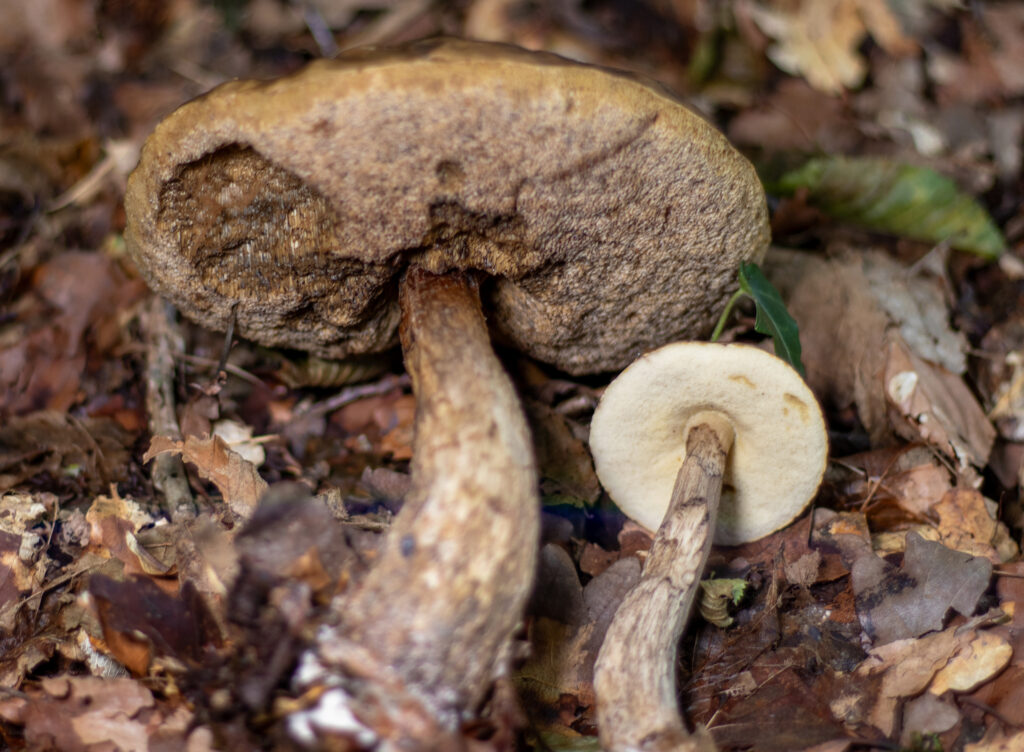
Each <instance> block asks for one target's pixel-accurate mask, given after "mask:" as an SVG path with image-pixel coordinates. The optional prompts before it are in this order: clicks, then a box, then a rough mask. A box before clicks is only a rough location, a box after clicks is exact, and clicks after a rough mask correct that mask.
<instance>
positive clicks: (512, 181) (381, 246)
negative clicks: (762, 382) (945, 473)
mask: <svg viewBox="0 0 1024 752" xmlns="http://www.w3.org/2000/svg"><path fill="white" fill-rule="evenodd" d="M125 205H126V210H127V212H128V217H129V224H128V228H127V231H126V238H127V241H128V246H129V249H130V251H131V253H132V255H133V257H134V258H135V259H136V262H137V263H138V265H139V267H140V269H141V270H142V271H143V274H144V275H145V276H146V278H147V280H148V281H149V282H150V284H151V285H152V286H153V287H154V289H156V290H157V291H158V292H160V293H161V294H163V295H164V296H166V297H168V298H170V299H171V300H172V301H174V302H175V303H176V304H177V305H178V306H179V307H180V308H181V309H182V310H183V311H185V312H186V313H188V314H189V315H190V316H191V317H193V318H194V319H196V320H198V321H199V322H200V323H202V324H205V325H207V326H211V327H213V328H224V327H225V326H226V325H227V322H228V321H229V319H230V317H231V315H232V309H233V307H234V306H235V305H236V304H237V308H236V309H235V316H236V318H237V328H238V331H239V332H240V333H241V334H243V335H244V336H246V337H249V338H252V339H254V340H256V341H259V342H262V343H265V344H270V345H278V346H290V347H298V348H303V349H308V350H311V351H313V352H316V353H318V354H320V355H322V356H325V357H342V356H345V355H347V354H350V353H359V352H367V351H374V350H380V349H383V348H385V347H388V346H390V345H391V344H393V343H394V342H395V339H396V337H395V327H396V325H397V321H398V311H397V303H396V300H395V297H396V296H395V294H394V292H395V287H396V284H397V283H396V280H397V278H398V275H399V274H400V273H401V271H402V269H403V268H405V267H406V266H408V265H418V266H421V267H424V268H426V269H428V270H430V271H433V272H444V271H446V270H449V269H465V270H478V271H479V272H481V273H482V274H483V275H486V276H487V277H488V278H489V279H490V280H491V281H490V282H488V283H487V284H486V285H485V287H484V293H485V298H486V299H487V305H489V310H490V311H491V312H492V322H491V323H492V329H493V330H494V331H495V333H496V334H497V336H498V337H499V338H500V339H503V340H505V341H507V342H509V343H510V344H512V345H515V346H516V347H518V348H519V349H521V350H523V351H525V352H527V353H529V354H530V355H533V356H535V357H537V358H539V359H541V360H545V361H548V362H551V363H553V364H555V365H557V366H559V367H561V368H563V369H565V370H568V371H570V372H577V373H583V372H592V371H598V370H608V369H613V368H619V367H622V366H623V365H625V364H626V363H628V362H629V361H631V360H632V359H633V358H635V357H636V355H637V354H638V353H640V352H643V351H645V350H648V349H650V348H652V347H655V346H657V345H659V344H661V343H663V342H664V341H667V340H669V339H673V338H679V337H690V336H696V335H699V334H700V333H702V332H704V331H706V330H707V329H708V328H710V325H711V324H712V323H713V319H714V317H715V315H716V313H717V311H719V310H720V308H721V306H722V305H723V304H724V301H725V300H726V299H727V297H728V295H729V294H730V293H731V291H732V289H733V288H734V286H735V270H736V268H737V267H738V264H739V262H740V261H742V260H757V259H759V258H760V257H761V255H762V254H763V253H764V250H765V248H766V246H767V242H768V225H767V212H766V208H765V201H764V195H763V191H762V189H761V187H760V183H759V182H758V179H757V176H756V175H755V173H754V171H753V169H752V167H751V166H750V164H749V163H748V162H747V161H746V160H745V159H744V158H743V157H742V156H741V155H739V154H738V153H737V152H736V151H735V150H734V149H733V148H732V147H731V146H730V145H729V144H728V143H727V141H726V140H725V139H724V137H723V136H722V135H721V134H719V133H718V132H717V131H716V130H714V129H713V128H712V127H711V126H710V125H708V124H707V123H706V122H705V121H704V120H702V119H701V118H700V117H699V116H697V115H695V114H693V113H692V112H691V111H690V110H688V109H687V108H685V107H684V106H682V105H681V104H679V103H678V102H677V101H676V100H674V99H673V98H671V97H670V96H669V95H668V94H666V93H665V92H664V91H662V90H661V89H660V88H659V87H657V86H655V85H651V84H647V83H643V82H640V81H638V80H636V79H634V78H632V77H629V76H625V75H619V74H613V73H610V72H608V71H606V70H602V69H599V68H595V67H592V66H585V65H580V64H577V63H572V62H569V61H566V60H563V59H561V58H558V57H555V56H552V55H544V54H538V53H529V52H526V51H523V50H519V49H517V48H510V47H506V46H503V45H493V44H485V43H474V42H461V41H454V40H446V41H438V42H432V43H420V44H418V45H413V46H409V47H406V48H401V49H398V50H387V51H371V52H361V53H356V54H353V55H350V56H347V57H343V58H341V59H338V60H332V61H322V62H318V63H315V64H313V65H310V66H309V67H307V68H306V69H304V70H302V71H301V72H299V73H297V74H295V75H293V76H290V77H287V78H284V79H280V80H277V81H272V82H266V83H264V82H233V83H229V84H225V85H223V86H221V87H219V88H217V89H216V90H214V91H213V92H211V93H210V94H208V95H206V96H204V97H202V98H200V99H197V100H195V101H193V102H190V103H189V104H187V105H185V106H183V107H182V108H180V109H179V110H177V111H176V112H175V113H173V114H172V115H171V116H170V117H168V118H167V119H166V120H165V121H164V122H163V123H161V125H160V126H158V128H157V130H156V131H155V132H154V134H153V135H152V136H151V137H150V139H149V140H148V141H147V143H146V146H145V148H144V150H143V154H142V159H141V161H140V164H139V167H138V168H137V170H136V171H135V172H134V173H133V174H132V176H131V178H130V180H129V185H128V192H127V195H126V200H125Z"/></svg>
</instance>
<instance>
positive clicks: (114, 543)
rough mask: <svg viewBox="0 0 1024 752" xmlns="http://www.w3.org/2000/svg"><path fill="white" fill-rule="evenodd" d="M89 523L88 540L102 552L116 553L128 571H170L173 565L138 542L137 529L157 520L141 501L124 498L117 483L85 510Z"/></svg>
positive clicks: (165, 572) (161, 573)
mask: <svg viewBox="0 0 1024 752" xmlns="http://www.w3.org/2000/svg"><path fill="white" fill-rule="evenodd" d="M85 519H86V522H87V523H88V524H89V542H90V545H91V547H92V549H93V551H94V552H95V553H97V554H99V555H100V556H104V557H113V558H115V559H118V560H119V561H121V562H122V563H123V564H124V567H125V572H126V573H127V574H157V575H164V574H167V572H168V571H169V569H170V567H169V566H168V565H166V564H164V563H163V562H161V561H160V560H159V559H157V558H156V557H155V556H153V555H152V554H151V553H150V552H149V551H147V550H146V549H145V548H143V546H142V545H141V544H140V543H139V540H138V538H136V537H135V533H136V531H138V530H140V529H141V528H143V527H145V526H147V525H151V524H152V523H153V522H154V521H155V520H154V518H153V517H152V516H151V515H149V514H148V513H147V512H146V511H145V510H144V509H142V507H141V506H139V504H138V502H136V501H134V500H132V499H123V498H121V496H120V494H118V492H117V488H116V487H113V486H112V487H111V489H110V496H102V495H100V496H97V497H96V499H94V500H93V503H92V504H91V505H90V507H89V511H87V512H86V513H85Z"/></svg>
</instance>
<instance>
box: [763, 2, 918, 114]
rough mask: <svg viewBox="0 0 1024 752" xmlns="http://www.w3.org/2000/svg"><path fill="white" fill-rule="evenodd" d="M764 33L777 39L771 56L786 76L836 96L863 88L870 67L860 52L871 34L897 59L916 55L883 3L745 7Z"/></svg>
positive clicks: (775, 4) (826, 3)
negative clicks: (793, 77)
mask: <svg viewBox="0 0 1024 752" xmlns="http://www.w3.org/2000/svg"><path fill="white" fill-rule="evenodd" d="M743 5H744V6H745V10H746V12H747V13H749V14H750V16H751V17H752V18H753V19H754V21H755V22H756V23H757V25H758V26H759V27H760V28H761V31H763V32H764V33H765V34H767V35H768V36H769V37H771V38H772V39H773V40H775V44H774V45H773V46H771V47H769V49H768V56H769V57H770V58H771V59H772V62H774V63H775V64H776V65H777V66H779V67H780V68H781V69H782V70H784V71H786V72H787V73H792V74H793V75H798V76H803V77H804V78H806V79H807V82H808V83H809V84H811V86H813V87H814V88H816V89H819V90H820V91H824V92H827V93H831V94H836V93H839V92H840V91H842V90H843V89H844V88H847V89H849V88H854V87H856V86H859V85H860V84H861V82H862V81H863V80H864V76H865V74H866V73H867V66H866V65H865V63H864V61H863V59H862V58H861V56H860V53H859V51H858V49H859V47H860V46H861V44H862V43H863V42H864V40H865V38H866V37H867V36H868V34H870V35H871V36H872V37H873V38H874V39H875V41H876V42H878V44H880V45H881V46H882V47H883V48H884V49H885V50H886V51H887V52H889V53H890V54H893V55H905V54H910V53H912V52H914V51H915V50H916V48H917V45H916V44H915V43H914V42H913V41H912V40H910V39H909V38H907V37H906V36H904V34H903V32H902V30H901V29H900V25H899V21H898V20H897V19H896V18H895V17H894V16H893V14H892V12H891V11H890V10H889V8H888V6H887V5H886V3H885V0H788V1H786V0H775V2H771V3H765V2H757V3H755V2H751V3H744V4H743Z"/></svg>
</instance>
